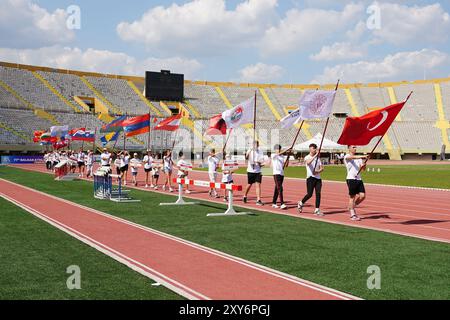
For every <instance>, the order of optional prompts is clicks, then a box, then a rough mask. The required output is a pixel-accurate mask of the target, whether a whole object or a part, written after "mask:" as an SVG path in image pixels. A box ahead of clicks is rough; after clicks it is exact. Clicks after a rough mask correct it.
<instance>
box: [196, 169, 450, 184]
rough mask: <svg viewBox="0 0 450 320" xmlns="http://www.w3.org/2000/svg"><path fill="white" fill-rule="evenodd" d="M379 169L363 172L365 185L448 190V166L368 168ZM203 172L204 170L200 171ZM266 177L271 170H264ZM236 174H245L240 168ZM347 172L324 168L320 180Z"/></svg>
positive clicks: (299, 172) (293, 174) (297, 173)
mask: <svg viewBox="0 0 450 320" xmlns="http://www.w3.org/2000/svg"><path fill="white" fill-rule="evenodd" d="M369 168H370V169H371V170H372V168H375V169H381V172H380V173H378V172H365V173H363V179H364V182H366V183H378V184H387V185H398V186H412V187H426V188H438V189H450V165H414V166H413V165H404V166H402V165H396V166H385V165H384V166H369ZM202 170H204V169H202ZM265 171H266V172H267V174H268V175H272V169H271V168H268V169H267V168H266V169H265ZM236 173H240V174H244V173H246V169H245V168H240V169H239V170H238V171H237V172H236ZM285 174H286V177H289V178H305V176H306V169H305V167H303V166H302V167H290V168H287V169H286V172H285ZM346 176H347V171H346V169H345V167H343V166H326V167H325V171H324V173H323V174H322V179H324V180H330V181H345V178H346Z"/></svg>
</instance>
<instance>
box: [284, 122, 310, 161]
mask: <svg viewBox="0 0 450 320" xmlns="http://www.w3.org/2000/svg"><path fill="white" fill-rule="evenodd" d="M304 124H305V120H302V123H301V124H300V127H299V128H298V130H297V134H296V135H295V138H294V141H293V142H292V146H291V148H290V149H288V150H292V149H294V147H295V144H296V143H297V139H298V137H299V136H300V132H301V131H302V128H303V125H304ZM290 156H291V155H290V152H289V154H288V157H290ZM287 164H288V162H287V161H286V162H285V163H284V165H283V169H286V167H287Z"/></svg>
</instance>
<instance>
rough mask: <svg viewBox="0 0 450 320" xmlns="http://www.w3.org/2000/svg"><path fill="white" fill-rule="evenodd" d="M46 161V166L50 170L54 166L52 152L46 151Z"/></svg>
mask: <svg viewBox="0 0 450 320" xmlns="http://www.w3.org/2000/svg"><path fill="white" fill-rule="evenodd" d="M44 162H45V168H47V170H50V169H51V168H52V164H51V160H50V153H49V152H45V154H44Z"/></svg>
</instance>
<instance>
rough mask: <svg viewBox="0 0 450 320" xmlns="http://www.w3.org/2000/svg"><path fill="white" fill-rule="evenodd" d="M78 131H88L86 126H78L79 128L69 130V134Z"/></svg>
mask: <svg viewBox="0 0 450 320" xmlns="http://www.w3.org/2000/svg"><path fill="white" fill-rule="evenodd" d="M78 131H86V128H78V129H72V130H69V135H71V136H73V135H74V134H75V133H76V132H78Z"/></svg>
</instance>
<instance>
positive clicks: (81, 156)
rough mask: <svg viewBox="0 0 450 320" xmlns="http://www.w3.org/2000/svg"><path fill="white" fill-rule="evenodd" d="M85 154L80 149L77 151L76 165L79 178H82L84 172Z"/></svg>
mask: <svg viewBox="0 0 450 320" xmlns="http://www.w3.org/2000/svg"><path fill="white" fill-rule="evenodd" d="M85 158H86V154H85V153H84V151H83V149H82V148H80V151H78V154H77V164H78V174H79V176H80V178H83V176H84V171H85V170H86V163H85V161H86V159H85Z"/></svg>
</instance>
